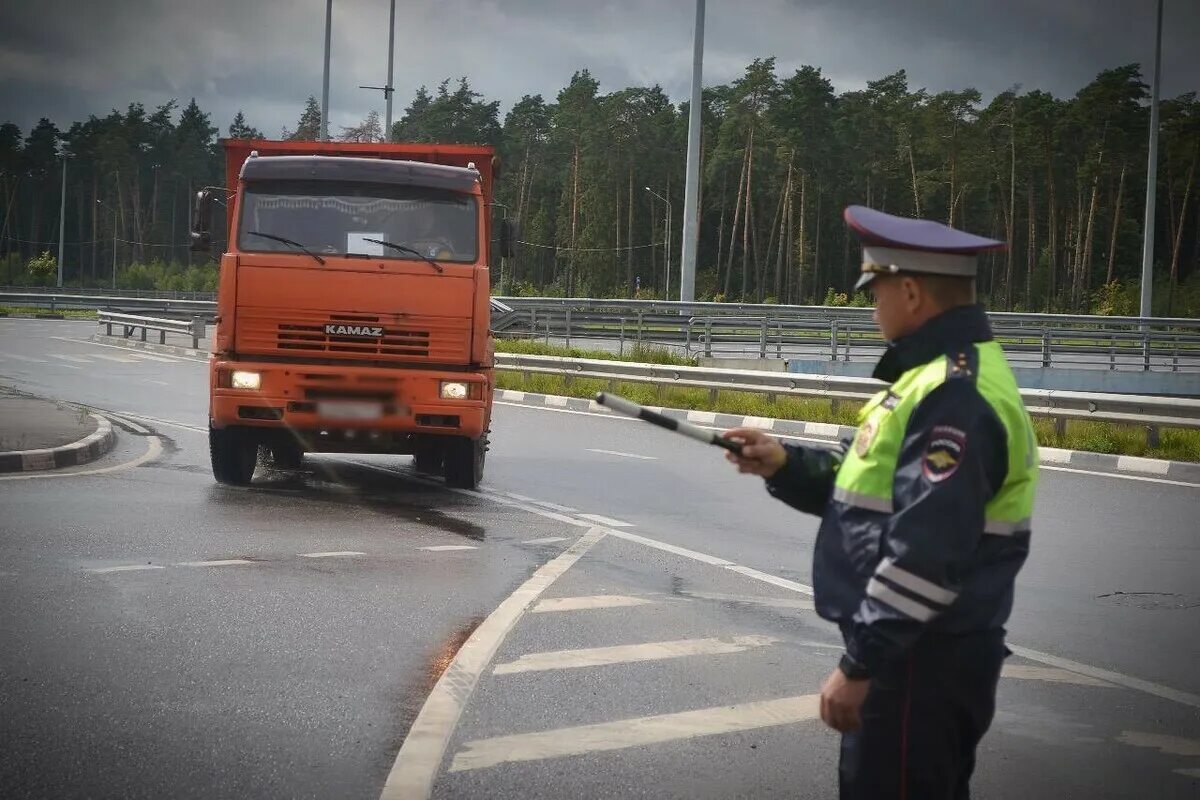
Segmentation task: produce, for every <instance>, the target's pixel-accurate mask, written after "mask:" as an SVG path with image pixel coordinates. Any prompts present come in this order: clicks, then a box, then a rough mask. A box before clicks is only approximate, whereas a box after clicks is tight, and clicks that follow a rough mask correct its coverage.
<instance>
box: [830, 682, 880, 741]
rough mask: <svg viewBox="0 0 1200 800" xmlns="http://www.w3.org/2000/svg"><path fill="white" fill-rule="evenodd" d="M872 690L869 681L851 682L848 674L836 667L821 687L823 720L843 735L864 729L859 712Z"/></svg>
mask: <svg viewBox="0 0 1200 800" xmlns="http://www.w3.org/2000/svg"><path fill="white" fill-rule="evenodd" d="M870 688H871V681H870V680H869V679H863V680H850V679H849V678H847V677H846V673H844V672H842V671H841V670H840V669H838V668H837V667H834V669H833V672H831V673H830V674H829V677H828V678H826V679H825V685H824V686H822V687H821V719H822V720H824V721H825V724H826V725H828V726H829V727H831V728H833V729H834V730H835V731H840V732H841V733H849V732H850V731H856V730H858V729H859V728H861V727H862V716H861V715H860V713H859V712H860V711H861V710H862V704H863V701H864V700H866V699H867V690H868V689H870Z"/></svg>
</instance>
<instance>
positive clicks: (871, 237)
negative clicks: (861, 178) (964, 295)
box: [842, 206, 1007, 291]
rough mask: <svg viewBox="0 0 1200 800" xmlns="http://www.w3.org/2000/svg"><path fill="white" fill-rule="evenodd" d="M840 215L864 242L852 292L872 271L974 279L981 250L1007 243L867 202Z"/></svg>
mask: <svg viewBox="0 0 1200 800" xmlns="http://www.w3.org/2000/svg"><path fill="white" fill-rule="evenodd" d="M842 217H843V219H845V220H846V224H847V225H848V226H850V230H852V231H854V232H855V233H856V234H858V239H859V241H860V242H861V244H862V277H860V278H859V279H858V283H856V284H855V285H854V289H855V291H857V290H859V289H861V288H863V287H864V286H866V285H867V284H868V283H870V282H871V279H872V278H874V277H875V276H876V275H879V274H883V275H892V274H895V273H897V272H918V273H926V274H930V275H953V276H958V277H963V278H974V277H975V270H976V266H977V261H978V259H977V256H978V254H979V253H982V252H985V251H987V250H1003V249H1004V248H1005V247H1007V245H1006V244H1005V243H1004V242H1001V241H997V240H995V239H986V238H984V237H982V236H976V235H974V234H971V233H967V232H965V231H960V230H956V229H954V228H951V227H950V226H948V225H943V224H941V223H940V222H934V221H932V220H928V219H909V218H907V217H897V216H893V215H891V214H885V213H883V212H882V211H876V210H875V209H873V208H867V207H866V206H847V207H846V210H845V211H844V212H843V214H842Z"/></svg>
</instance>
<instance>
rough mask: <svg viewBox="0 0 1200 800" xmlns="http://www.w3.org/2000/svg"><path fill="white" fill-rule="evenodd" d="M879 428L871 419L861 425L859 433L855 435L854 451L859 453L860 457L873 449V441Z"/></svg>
mask: <svg viewBox="0 0 1200 800" xmlns="http://www.w3.org/2000/svg"><path fill="white" fill-rule="evenodd" d="M878 430H879V429H878V427H877V426H876V425H875V423H874V422H873V421H871V420H867V421H866V422H864V423H863V424H862V425H860V426H859V428H858V433H857V434H855V436H854V452H855V453H858V456H859V458H861V457H863V456H865V455H866V454H867V451H868V450H870V449H871V442H872V441H874V440H875V433H876V431H878Z"/></svg>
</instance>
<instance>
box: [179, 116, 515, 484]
mask: <svg viewBox="0 0 1200 800" xmlns="http://www.w3.org/2000/svg"><path fill="white" fill-rule="evenodd" d="M222 144H223V145H224V147H225V152H226V162H227V168H228V173H229V174H228V181H227V182H228V185H229V186H230V187H231V188H233V192H232V195H231V196H229V198H228V203H227V219H226V221H227V225H228V245H227V248H226V252H225V253H224V254H223V255H222V257H221V262H220V283H219V287H218V292H217V316H216V327H215V332H214V335H213V340H212V341H213V345H212V358H211V361H210V370H209V376H210V383H209V386H210V392H209V446H210V452H211V457H212V469H213V475H214V477H215V478H216V480H217V481H219V482H221V483H227V484H237V485H245V484H248V483H249V482H250V481H251V479H252V477H253V474H254V471H255V468H256V464H257V463H258V462H259V456H260V453H267V454H269V456H270V461H271V462H273V464H274V466H276V467H278V468H285V469H286V468H296V467H298V466H300V463H301V460H302V459H303V457H304V454H305V453H310V452H332V453H389V454H411V455H413V456H414V459H415V465H416V468H417V469H418V470H419V471H422V472H426V473H440V474H442V475H443V476H444V477H445V479H446V481H447V483H448V484H450V485H452V486H455V487H463V488H474V487H475V486H476V485H477V484H478V482H479V480H480V479H481V478H482V475H483V467H484V460H485V455H486V452H487V440H488V431H489V428H490V424H491V409H492V390H493V385H494V384H493V369H492V366H493V343H492V339H491V333H490V331H489V294H490V291H489V288H490V287H489V279H488V276H489V270H488V252H489V247H488V243H489V241H490V239H491V235H490V233H491V228H492V226H491V214H490V204H489V201H490V198H491V188H492V177H493V167H494V161H493V154H492V151H491V150H490V148H483V147H468V146H439V145H389V144H365V145H363V144H346V143H323V142H269V141H245V140H225V141H223V142H222ZM216 199H217V197H216V195H215V194H214V193H212V192H209V193H208V194H207V195H206V193H204V192H201V194H200V196H199V197H198V198H197V219H196V222H195V225H194V227H195V230H194V232H193V239H194V241H195V242H196V243H197V247H198V248H199V249H203V248H204V246H205V244H206V241H205V240H206V239H211V237H212V231H211V225H210V224H208V218H209V217H211V213H210V212H209V211H208V210H207V209H209V208H211V203H213V202H214V201H215V200H216ZM506 233H507V231H506ZM502 238H507V237H502Z"/></svg>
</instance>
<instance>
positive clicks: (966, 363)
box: [946, 346, 979, 381]
mask: <svg viewBox="0 0 1200 800" xmlns="http://www.w3.org/2000/svg"><path fill="white" fill-rule="evenodd" d="M977 375H979V351H977V350H976V349H975V347H974V346H971V347H968V348H965V349H963V350H955V351H953V352H950V353H946V380H950V379H952V378H958V379H963V378H966V379H967V380H970V381H974V380H975V378H976V376H977Z"/></svg>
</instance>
